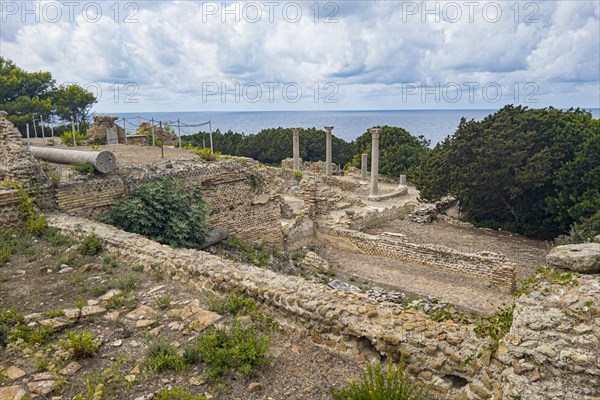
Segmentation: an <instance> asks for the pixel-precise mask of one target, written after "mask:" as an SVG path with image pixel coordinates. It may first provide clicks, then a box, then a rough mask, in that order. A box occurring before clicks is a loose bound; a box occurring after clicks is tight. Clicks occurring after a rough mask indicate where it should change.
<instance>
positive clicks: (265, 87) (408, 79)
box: [0, 0, 600, 112]
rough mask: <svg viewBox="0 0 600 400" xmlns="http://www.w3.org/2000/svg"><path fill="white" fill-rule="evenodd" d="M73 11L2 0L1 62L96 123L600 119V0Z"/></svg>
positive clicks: (172, 5)
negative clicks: (121, 116)
mask: <svg viewBox="0 0 600 400" xmlns="http://www.w3.org/2000/svg"><path fill="white" fill-rule="evenodd" d="M67 3H68V2H67ZM67 3H64V2H55V1H38V2H22V1H6V0H2V1H1V8H0V13H1V14H2V15H1V25H0V33H1V38H0V54H1V55H2V56H3V57H7V58H10V59H12V60H13V61H15V62H16V63H17V65H19V66H21V67H23V68H25V69H27V70H48V71H50V72H52V74H53V76H54V77H55V78H56V80H57V81H58V82H77V83H79V84H81V85H82V86H85V87H87V88H88V89H89V90H91V91H94V92H95V93H96V94H97V95H98V97H99V103H98V104H97V105H96V107H95V111H97V112H116V111H119V112H141V111H212V110H222V111H238V110H239V111H253V110H256V111H259V110H313V109H314V110H336V109H337V110H347V109H465V108H484V109H497V108H500V107H501V106H502V105H504V104H507V103H519V104H525V105H528V106H530V107H545V106H550V105H552V106H555V107H570V106H575V107H577V106H580V107H594V108H597V107H600V0H598V1H594V0H592V1H587V0H586V1H574V0H569V1H521V2H515V1H471V2H467V1H428V2H422V1H417V2H411V1H368V2H367V1H337V2H336V1H332V2H314V1H309V2H302V1H272V2H267V3H264V2H253V1H250V2H200V1H171V2H161V1H152V2H138V1H129V2H115V1H104V2H86V1H79V2H76V3H74V2H71V3H69V4H68V5H67ZM100 4H101V5H100Z"/></svg>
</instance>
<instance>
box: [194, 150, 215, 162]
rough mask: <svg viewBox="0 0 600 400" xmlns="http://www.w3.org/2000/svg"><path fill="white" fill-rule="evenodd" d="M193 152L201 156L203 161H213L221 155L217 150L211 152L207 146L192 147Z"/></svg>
mask: <svg viewBox="0 0 600 400" xmlns="http://www.w3.org/2000/svg"><path fill="white" fill-rule="evenodd" d="M194 154H196V155H197V156H199V157H200V158H202V159H203V160H205V161H214V160H216V159H217V158H219V157H220V156H221V153H220V152H218V151H215V152H213V151H212V150H211V149H210V148H208V147H205V148H199V149H194Z"/></svg>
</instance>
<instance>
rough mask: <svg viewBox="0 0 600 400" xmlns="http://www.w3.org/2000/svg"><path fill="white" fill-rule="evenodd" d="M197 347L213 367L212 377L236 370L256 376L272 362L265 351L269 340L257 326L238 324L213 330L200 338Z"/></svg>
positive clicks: (210, 373)
mask: <svg viewBox="0 0 600 400" xmlns="http://www.w3.org/2000/svg"><path fill="white" fill-rule="evenodd" d="M197 346H198V347H197V348H198V353H199V354H200V358H201V360H202V361H204V362H205V363H207V364H208V365H210V367H211V368H210V371H209V372H208V375H209V377H210V378H211V379H218V378H219V377H221V376H222V375H224V374H226V373H228V372H229V371H230V370H232V369H233V370H237V371H239V372H241V373H242V374H244V375H253V374H255V373H256V369H257V368H258V367H259V366H261V365H264V364H266V363H267V361H268V359H267V357H266V356H265V352H266V351H267V349H268V347H269V339H268V338H267V337H263V336H262V335H261V334H260V333H259V332H258V331H257V330H256V328H254V327H253V326H248V327H246V328H242V327H240V326H239V325H237V324H234V325H232V326H231V327H230V329H213V330H212V331H209V332H207V333H203V334H202V335H200V336H199V337H198V343H197Z"/></svg>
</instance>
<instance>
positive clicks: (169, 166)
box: [165, 163, 173, 169]
mask: <svg viewBox="0 0 600 400" xmlns="http://www.w3.org/2000/svg"><path fill="white" fill-rule="evenodd" d="M165 168H166V169H173V163H167V164H166V165H165Z"/></svg>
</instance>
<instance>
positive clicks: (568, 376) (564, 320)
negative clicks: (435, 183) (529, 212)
mask: <svg viewBox="0 0 600 400" xmlns="http://www.w3.org/2000/svg"><path fill="white" fill-rule="evenodd" d="M49 223H50V225H52V226H55V227H57V228H59V229H61V230H62V231H63V232H65V233H67V234H69V235H74V236H79V237H84V236H86V235H89V234H90V233H92V232H94V233H95V234H96V235H98V236H100V237H101V238H103V239H104V241H105V248H106V250H107V251H108V252H109V253H110V254H111V255H112V256H113V257H116V258H118V259H119V260H121V262H124V263H130V264H138V263H139V264H142V265H144V267H145V269H146V270H151V269H156V268H161V269H163V270H165V271H167V273H168V274H169V276H170V277H171V278H172V279H175V280H179V281H181V282H184V283H186V284H189V285H191V286H193V287H195V288H197V289H198V290H204V291H210V292H216V293H228V292H231V291H236V292H238V293H243V294H245V295H247V296H249V297H252V298H254V299H256V300H257V301H258V302H259V303H260V304H262V305H263V307H262V311H263V312H264V313H268V314H270V315H272V316H273V317H274V318H275V319H276V320H277V321H278V322H280V323H281V324H282V325H283V326H286V327H287V328H288V329H295V330H299V331H301V332H305V333H306V334H307V335H310V336H311V337H312V340H313V341H314V342H315V343H318V344H322V345H325V346H328V347H330V348H333V349H336V350H338V351H344V352H349V353H352V354H354V355H356V356H357V357H358V358H359V359H360V358H363V359H365V358H366V359H369V358H372V357H377V356H379V355H382V354H385V355H390V356H392V357H394V358H395V359H398V358H399V357H400V355H402V356H403V357H404V359H405V362H406V366H407V369H408V371H409V372H410V373H411V374H413V375H416V376H419V377H420V378H422V379H424V380H426V381H429V382H432V383H433V384H434V390H435V391H436V392H438V393H440V394H442V396H443V397H444V398H448V399H506V400H509V399H514V398H519V396H520V398H522V399H534V400H537V399H573V400H580V399H585V400H594V399H598V393H599V392H598V387H600V381H599V379H600V358H599V351H600V350H599V349H600V343H599V340H600V339H599V338H600V319H599V318H598V315H597V314H593V313H591V312H590V313H589V314H586V312H587V311H583V310H585V309H586V308H585V307H588V308H587V309H588V311H589V309H590V308H591V307H592V306H591V304H595V306H593V307H596V308H595V309H594V310H596V312H597V310H598V304H600V285H599V283H598V278H597V276H591V277H586V276H579V275H576V277H577V279H578V280H579V284H578V286H569V287H567V288H565V287H564V286H561V285H559V284H548V285H550V286H549V289H548V290H543V288H542V289H541V292H539V291H536V292H534V293H532V294H531V295H523V296H521V297H520V298H519V299H517V301H516V307H515V312H514V315H515V322H514V324H513V326H512V328H511V330H510V332H509V333H508V335H507V336H506V343H504V342H500V348H499V350H498V351H497V352H496V353H494V354H493V353H492V351H491V350H490V349H491V348H492V347H491V346H490V344H491V339H488V338H481V337H478V335H477V334H476V333H475V326H474V325H472V324H468V325H467V324H458V323H455V322H452V321H443V322H437V321H434V320H433V319H431V317H429V316H428V315H426V314H424V313H421V312H419V311H413V310H407V309H403V308H402V307H400V306H399V305H397V304H392V303H386V302H383V303H378V302H377V301H375V300H374V299H371V298H369V297H368V296H366V295H365V294H362V293H346V292H342V291H337V290H333V289H329V288H328V287H327V286H326V285H322V284H318V283H313V282H307V281H305V280H304V279H303V278H300V277H295V276H284V275H280V274H277V273H275V272H272V271H270V270H267V269H261V268H258V267H255V266H251V265H245V264H239V263H234V262H231V261H228V260H222V259H220V258H218V257H217V256H213V255H210V254H208V253H206V252H202V251H196V250H182V249H177V250H175V249H172V248H170V247H168V246H164V245H160V244H158V243H156V242H153V241H150V240H148V239H146V238H144V237H141V236H139V235H136V234H132V233H127V232H124V231H121V230H119V229H116V228H114V227H111V226H108V225H104V224H100V223H96V222H93V221H90V220H86V219H82V218H74V217H69V216H64V215H52V216H50V218H49ZM541 293H545V295H541ZM586 304H587V306H586Z"/></svg>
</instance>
